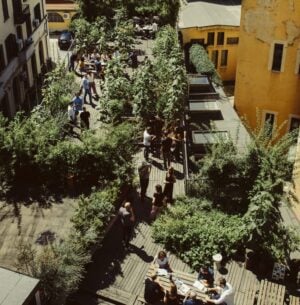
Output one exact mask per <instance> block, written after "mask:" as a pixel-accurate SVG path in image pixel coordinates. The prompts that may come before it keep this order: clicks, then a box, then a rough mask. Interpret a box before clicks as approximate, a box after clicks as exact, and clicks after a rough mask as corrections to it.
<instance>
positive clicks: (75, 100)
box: [72, 92, 83, 115]
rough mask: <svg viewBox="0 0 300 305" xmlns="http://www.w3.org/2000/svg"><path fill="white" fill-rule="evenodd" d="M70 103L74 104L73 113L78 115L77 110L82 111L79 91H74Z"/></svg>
mask: <svg viewBox="0 0 300 305" xmlns="http://www.w3.org/2000/svg"><path fill="white" fill-rule="evenodd" d="M72 103H73V105H74V109H75V115H78V113H79V111H82V104H83V101H82V98H81V97H80V93H79V92H77V93H75V96H74V98H73V99H72Z"/></svg>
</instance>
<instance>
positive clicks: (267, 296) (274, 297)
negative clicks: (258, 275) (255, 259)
mask: <svg viewBox="0 0 300 305" xmlns="http://www.w3.org/2000/svg"><path fill="white" fill-rule="evenodd" d="M284 297H285V286H283V285H280V284H276V283H273V282H269V281H267V280H262V281H261V282H260V287H259V294H258V298H257V305H283V304H284Z"/></svg>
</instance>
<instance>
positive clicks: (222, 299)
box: [144, 251, 234, 305]
mask: <svg viewBox="0 0 300 305" xmlns="http://www.w3.org/2000/svg"><path fill="white" fill-rule="evenodd" d="M154 264H155V265H156V266H157V267H158V268H159V269H165V270H166V271H167V272H168V273H169V280H170V285H169V288H168V289H164V288H163V287H162V285H161V284H160V282H159V279H158V276H157V274H156V273H155V274H153V275H152V276H151V277H150V278H147V279H146V280H145V291H144V299H145V300H146V302H147V303H148V304H152V305H156V304H162V302H163V304H166V305H180V304H183V305H201V304H203V303H207V304H219V305H233V298H234V290H233V287H232V285H231V284H230V283H228V282H227V281H226V279H225V278H224V277H220V278H219V279H218V280H217V281H216V283H215V285H214V273H213V271H212V268H210V267H207V266H204V267H201V268H200V270H199V274H198V277H197V280H198V281H200V282H201V284H202V285H203V286H204V287H206V289H205V290H206V294H207V295H206V298H205V299H204V298H201V300H199V299H197V294H196V292H195V291H194V290H189V291H188V292H187V293H186V295H185V296H184V299H183V301H182V296H180V295H179V294H178V290H177V286H176V282H175V281H174V280H173V278H172V272H173V271H172V269H171V267H170V263H169V259H168V256H167V254H166V252H165V251H160V252H159V253H158V255H157V256H156V257H155V258H154Z"/></svg>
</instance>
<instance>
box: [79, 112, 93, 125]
mask: <svg viewBox="0 0 300 305" xmlns="http://www.w3.org/2000/svg"><path fill="white" fill-rule="evenodd" d="M90 116H91V114H90V112H89V111H87V110H86V108H85V107H83V108H82V112H81V113H80V126H81V129H90Z"/></svg>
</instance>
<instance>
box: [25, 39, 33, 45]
mask: <svg viewBox="0 0 300 305" xmlns="http://www.w3.org/2000/svg"><path fill="white" fill-rule="evenodd" d="M32 43H33V39H32V37H30V38H27V39H26V40H25V46H26V47H27V46H29V45H31V44H32Z"/></svg>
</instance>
